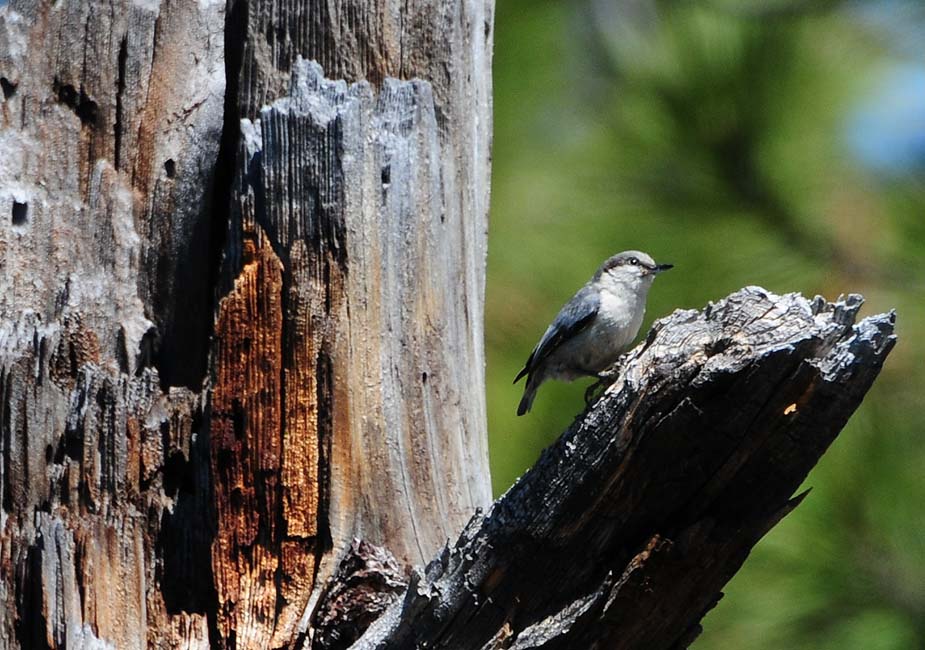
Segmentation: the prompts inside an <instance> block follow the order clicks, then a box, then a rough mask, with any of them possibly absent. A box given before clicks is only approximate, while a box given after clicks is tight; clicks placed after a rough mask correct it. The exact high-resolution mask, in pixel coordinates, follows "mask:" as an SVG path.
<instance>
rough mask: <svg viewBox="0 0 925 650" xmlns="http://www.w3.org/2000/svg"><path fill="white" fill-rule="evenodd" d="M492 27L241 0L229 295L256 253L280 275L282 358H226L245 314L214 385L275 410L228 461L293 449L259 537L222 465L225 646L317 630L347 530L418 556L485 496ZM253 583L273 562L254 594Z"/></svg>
mask: <svg viewBox="0 0 925 650" xmlns="http://www.w3.org/2000/svg"><path fill="white" fill-rule="evenodd" d="M491 21H492V4H491V3H490V2H473V1H471V0H459V1H455V2H449V3H443V2H432V1H416V2H401V3H399V2H374V3H355V2H339V3H329V2H317V1H307V2H297V3H291V2H275V1H262V0H255V1H249V2H243V1H236V2H231V3H229V13H228V21H227V23H226V46H227V59H226V60H227V61H228V70H229V72H228V74H229V85H228V88H229V92H228V95H227V96H226V110H227V109H228V107H229V106H230V107H231V108H232V114H233V115H234V116H236V117H237V116H239V117H240V118H241V122H240V130H239V131H237V130H235V132H233V133H230V132H229V131H226V136H228V135H229V133H230V136H231V137H230V138H229V141H228V142H229V144H228V149H227V150H226V153H225V156H226V159H227V160H229V161H231V160H232V159H233V169H232V170H231V172H230V175H231V197H230V199H231V200H230V211H229V219H228V230H227V234H226V237H225V245H224V251H223V264H222V271H221V277H220V282H219V290H220V292H221V293H223V294H224V293H228V294H229V295H231V294H232V293H235V292H237V291H238V289H239V286H240V282H241V278H242V274H244V273H246V272H247V271H246V269H247V265H248V262H247V259H248V257H249V255H248V253H247V252H246V251H247V250H248V247H252V248H253V249H256V250H271V251H272V253H273V255H274V256H275V257H276V259H278V261H279V264H280V268H281V276H280V284H281V286H280V288H279V297H280V309H281V322H280V323H279V327H278V334H279V337H280V339H279V341H280V350H281V356H280V358H279V359H273V360H266V362H262V361H261V360H260V359H259V358H256V357H248V356H246V355H235V354H231V355H227V354H225V353H224V352H223V350H224V347H223V346H224V343H223V342H222V341H224V340H228V341H229V342H230V345H231V348H230V349H234V348H235V346H236V345H237V344H236V343H234V339H235V336H237V334H234V332H238V331H240V329H241V328H239V327H237V326H234V325H233V324H232V322H233V320H234V319H232V321H229V323H228V324H229V325H231V326H230V327H228V328H226V333H227V334H228V335H230V337H226V336H225V334H219V336H218V338H217V342H218V348H217V350H218V351H217V353H216V355H215V356H214V357H213V365H212V377H213V381H215V382H216V386H217V387H218V386H220V385H222V381H221V380H220V379H219V378H221V377H227V378H235V377H241V378H250V379H248V381H250V380H253V381H254V382H255V384H254V385H260V386H264V387H266V388H267V395H266V396H265V399H266V400H269V401H271V402H273V403H276V402H278V403H279V408H280V414H281V417H280V420H279V421H278V422H277V421H275V420H274V421H272V422H270V421H263V422H262V423H261V424H260V425H259V426H251V424H250V422H251V418H252V417H253V418H258V417H260V415H259V414H260V410H261V408H262V407H258V408H253V407H250V408H242V409H241V421H242V422H243V423H244V424H243V425H242V430H243V431H244V432H245V433H244V435H243V442H241V443H240V448H241V450H242V451H243V455H240V456H238V457H237V458H239V459H244V458H248V459H249V460H248V461H247V463H250V464H252V465H253V464H255V463H257V462H258V456H257V454H256V451H255V450H256V449H257V448H258V447H260V446H261V444H262V443H261V444H257V443H258V441H263V440H267V439H269V438H270V437H273V438H274V441H276V442H275V443H274V444H276V445H277V446H274V447H273V448H272V449H273V452H274V453H277V452H278V453H279V455H280V456H279V462H278V463H271V464H272V467H270V466H267V467H265V468H264V471H262V472H261V473H259V474H254V473H250V472H247V474H248V476H251V478H252V480H253V482H254V484H255V486H259V487H256V488H255V489H256V491H257V492H258V493H261V494H263V493H265V494H267V495H268V496H267V499H266V503H267V504H268V505H269V506H270V509H269V510H268V511H267V512H266V513H263V514H262V515H261V517H265V518H266V521H267V522H269V521H270V520H272V519H274V518H275V519H276V520H277V522H276V524H275V525H270V524H267V528H266V530H267V534H265V535H261V534H259V532H258V534H257V535H256V536H250V535H249V534H248V531H249V530H250V526H251V525H252V523H253V522H250V521H245V520H242V519H241V518H239V517H236V516H235V515H234V514H233V513H234V512H235V506H234V504H233V503H232V502H231V501H230V500H231V499H232V498H233V495H234V494H235V490H236V489H237V483H238V482H239V475H238V474H235V473H234V472H232V473H227V472H225V473H223V472H220V471H217V470H216V472H215V475H214V478H215V481H216V489H215V492H214V494H215V498H216V512H217V513H218V521H217V528H218V530H219V531H221V532H220V533H219V536H218V538H216V542H215V543H214V544H213V546H212V565H213V573H214V576H215V585H216V591H217V592H218V594H219V600H220V606H219V609H218V613H217V618H218V620H219V627H220V629H221V634H220V636H221V637H222V638H223V639H225V640H226V642H227V643H228V644H229V645H232V646H235V647H240V648H250V647H254V648H261V647H279V646H282V645H284V644H288V643H291V642H292V640H293V639H296V638H304V637H305V635H306V634H307V633H309V632H310V630H309V625H310V620H311V619H310V615H311V613H312V611H313V609H314V606H315V601H316V600H317V598H318V596H319V593H320V591H321V589H322V587H323V586H324V583H325V580H326V579H327V578H328V577H329V576H330V575H331V574H332V573H333V571H334V569H335V567H336V566H337V565H338V562H339V561H340V558H341V557H342V556H343V555H344V553H346V552H347V551H348V549H349V548H350V546H351V544H352V543H353V540H354V539H355V538H359V539H363V540H364V541H365V542H367V543H372V544H376V545H380V546H383V547H386V548H388V550H389V551H390V552H391V553H393V554H394V555H395V556H396V558H397V559H398V561H399V562H400V563H401V564H405V565H407V564H412V563H419V562H422V561H424V559H425V558H426V557H428V556H430V555H431V554H432V553H433V552H434V551H435V550H436V549H437V548H439V547H440V546H441V545H442V544H443V543H445V541H446V540H447V539H448V538H451V537H453V536H455V535H457V534H458V532H459V531H460V530H461V529H462V526H463V525H464V524H465V522H466V521H467V519H468V518H469V516H470V514H471V512H472V511H473V510H474V509H475V508H476V507H480V506H485V505H487V504H488V503H489V502H490V495H491V493H490V481H489V476H488V458H487V445H486V431H485V402H484V399H485V398H484V391H483V387H484V356H483V350H482V318H483V312H482V309H483V307H482V303H483V300H484V264H485V251H486V231H487V228H486V224H487V206H488V178H489V148H490V122H491V103H490V89H491V86H490V56H491ZM310 59H316V61H310ZM318 61H320V62H321V63H322V64H323V66H324V67H322V65H319V63H318ZM228 124H229V122H226V126H227V125H228ZM232 144H233V145H234V146H231V145H232ZM220 164H221V163H220ZM273 290H274V291H275V290H276V289H275V288H274V289H273ZM257 291H258V293H259V291H260V289H259V286H258V288H257ZM229 292H231V293H229ZM255 295H257V294H255ZM230 306H231V305H230V303H229V307H230ZM220 321H221V316H220ZM271 329H272V328H271ZM261 375H273V377H270V378H266V379H264V380H261V379H259V377H260V376H261ZM277 378H279V381H277ZM236 381H239V380H236ZM239 383H240V381H239ZM236 391H237V389H233V390H232V391H231V392H230V393H229V397H230V396H232V395H235V394H236ZM215 442H216V440H215V438H213V445H214V444H215ZM236 444H237V443H236ZM237 464H239V463H238V461H234V462H232V463H231V465H237ZM214 467H215V468H217V466H215V465H214ZM269 495H272V498H271V497H270V496H269ZM250 519H253V520H255V521H260V517H256V515H255V516H253V517H251V518H250ZM239 527H240V530H238V531H237V532H233V531H235V530H236V529H237V528H239ZM222 538H227V539H228V540H232V543H230V544H228V545H224V542H221V539H222ZM235 540H236V541H235ZM237 542H242V543H241V544H238V543H237ZM242 553H243V554H245V555H246V556H247V563H248V566H247V570H246V571H242V570H241V568H242V566H241V564H240V561H239V559H238V558H239V556H240V555H241V554H242ZM249 575H260V576H263V578H262V579H260V580H258V581H257V582H259V585H260V586H259V588H258V587H256V586H253V585H251V584H250V583H251V582H252V581H251V578H249V577H248V576H249ZM235 581H237V582H238V584H237V585H235V584H234V583H235ZM223 594H227V597H226V596H224V595H223ZM271 602H272V603H274V604H275V608H274V609H273V611H272V612H271V611H270V610H269V609H267V607H268V606H269V604H270V603H271ZM255 610H256V611H258V612H261V613H262V614H261V615H259V616H254V615H251V614H250V612H252V611H255ZM271 614H272V615H271Z"/></svg>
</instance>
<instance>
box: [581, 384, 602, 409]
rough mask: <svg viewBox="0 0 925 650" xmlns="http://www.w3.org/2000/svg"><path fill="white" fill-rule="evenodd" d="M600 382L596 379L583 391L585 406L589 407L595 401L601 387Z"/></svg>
mask: <svg viewBox="0 0 925 650" xmlns="http://www.w3.org/2000/svg"><path fill="white" fill-rule="evenodd" d="M601 383H602V380H600V379H598V380H597V381H596V382H594V383H593V384H591V385H590V386H588V388H587V389H585V406H591V402H593V401H594V400H595V399H596V393H597V390H598V389H599V388H600V387H601Z"/></svg>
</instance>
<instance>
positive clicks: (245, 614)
mask: <svg viewBox="0 0 925 650" xmlns="http://www.w3.org/2000/svg"><path fill="white" fill-rule="evenodd" d="M491 30H492V3H491V2H490V0H489V1H483V2H478V1H477V0H454V1H452V2H436V1H434V0H403V1H402V2H398V1H397V0H380V1H377V2H372V3H361V2H348V1H345V2H337V3H331V2H320V1H317V0H305V1H304V2H299V3H292V2H273V1H272V0H230V1H229V2H228V3H227V6H226V5H225V3H223V2H217V1H214V0H212V1H210V0H197V1H195V2H194V1H193V0H176V1H172V2H158V1H157V0H152V1H150V2H129V1H128V0H111V1H109V2H77V1H76V0H74V1H68V0H65V1H59V2H51V0H46V1H39V0H19V1H14V2H11V3H10V4H9V5H8V6H7V7H6V8H4V9H3V10H2V13H0V86H2V92H3V104H2V120H3V122H2V130H0V144H2V147H3V151H4V152H5V157H4V158H3V160H2V161H0V210H6V211H7V215H8V217H7V218H4V219H3V220H2V221H0V265H2V268H3V274H2V276H0V459H2V462H0V647H4V648H30V649H31V648H63V647H68V648H103V647H106V648H109V647H114V648H119V649H122V648H143V647H154V648H209V647H211V648H226V647H227V648H254V649H263V648H284V647H286V648H307V647H315V648H343V647H347V646H349V645H350V644H351V643H353V642H354V641H356V640H357V639H359V641H357V644H358V647H361V648H368V647H394V648H407V647H414V646H416V645H421V646H423V644H425V643H426V644H427V647H447V648H470V647H471V648H480V647H519V648H527V647H550V648H552V647H563V648H579V647H596V645H595V644H602V643H607V644H611V645H613V644H614V643H615V641H614V639H622V641H621V643H623V645H622V646H619V647H640V648H642V647H644V648H662V647H664V648H668V647H671V645H672V644H676V645H681V644H683V641H684V639H685V638H688V637H689V630H691V629H694V626H695V625H696V622H697V620H699V617H700V615H701V614H702V612H703V610H704V609H705V608H706V607H708V606H709V603H710V602H711V601H712V599H713V598H715V596H716V594H717V593H718V590H719V589H720V588H721V586H722V584H723V583H724V581H725V580H726V579H727V578H728V577H729V575H731V573H732V572H733V571H734V570H735V569H736V568H737V566H738V565H739V564H740V563H741V561H742V559H743V558H744V554H745V553H747V550H748V548H750V546H751V545H752V544H754V542H755V541H756V540H757V538H758V537H759V536H760V535H761V533H762V532H763V531H764V530H766V529H767V528H768V527H769V526H770V525H772V524H773V522H774V521H776V518H778V517H780V516H782V514H783V513H784V512H786V510H787V508H788V507H789V506H788V505H787V503H788V501H787V500H788V499H789V497H790V494H791V492H792V490H793V488H794V487H795V485H796V484H797V483H798V482H799V480H800V478H801V477H802V476H804V475H805V473H806V471H808V469H809V467H811V465H812V464H813V463H814V462H815V460H816V459H817V458H818V456H819V454H821V453H822V451H823V450H824V448H825V445H826V444H828V442H829V441H830V440H831V439H832V437H834V435H835V434H836V433H837V432H838V430H839V429H840V427H841V425H842V424H843V422H844V420H845V419H846V418H847V417H848V415H849V414H850V412H851V411H852V410H853V409H854V408H855V407H856V405H857V404H858V402H859V401H860V399H861V397H862V395H863V393H864V391H865V390H866V388H867V386H868V385H869V384H870V381H872V380H873V377H874V376H875V375H876V372H877V370H878V369H879V367H880V364H881V363H882V361H883V357H884V356H885V355H886V353H887V352H888V350H889V347H890V344H891V342H892V338H891V334H890V333H891V321H889V320H888V319H885V318H880V319H873V320H870V319H869V320H867V321H864V323H861V324H860V325H859V326H857V327H854V328H852V327H851V323H850V320H851V319H852V318H853V314H854V311H855V310H856V304H855V303H854V302H849V303H845V304H841V305H839V306H834V307H832V306H826V305H825V304H824V303H815V304H814V307H813V308H810V306H809V304H808V303H805V301H801V300H800V299H798V298H795V297H785V298H778V297H774V296H767V295H765V294H762V293H760V292H757V291H754V290H753V291H747V292H745V293H743V294H741V295H739V296H738V297H734V298H731V299H729V300H727V301H726V302H724V303H722V306H720V307H717V308H715V309H714V310H713V311H711V312H709V313H705V314H703V315H697V314H695V313H693V312H684V313H681V314H678V315H676V316H674V317H673V319H672V320H670V321H666V322H665V323H663V324H662V325H660V326H659V327H658V328H657V329H656V333H655V334H653V335H652V337H651V338H650V339H649V341H648V342H647V344H646V345H645V346H644V347H643V348H640V350H639V351H638V352H637V353H635V356H634V357H633V359H632V360H631V361H630V362H629V364H628V365H627V367H626V370H625V374H624V375H623V379H621V382H620V384H619V385H618V387H617V388H615V389H613V390H612V391H611V392H610V393H609V394H608V396H606V397H605V398H604V399H603V400H601V402H599V403H598V405H597V406H596V407H595V408H594V409H593V410H592V411H591V412H590V413H588V414H587V415H586V416H585V417H583V418H582V419H580V420H579V421H578V422H577V423H576V425H575V427H574V428H573V429H572V430H570V431H569V432H568V433H567V434H566V435H565V436H564V437H563V439H562V440H561V441H560V442H559V443H558V444H557V445H556V447H555V448H554V449H552V450H551V451H549V452H548V453H547V454H546V455H545V456H544V458H543V459H542V460H541V461H540V463H539V465H538V466H537V467H536V468H535V469H534V470H533V471H532V472H531V473H530V474H529V475H528V476H527V477H525V479H524V480H523V481H522V482H521V483H519V484H518V486H516V487H515V488H514V489H513V490H512V491H511V492H509V493H508V495H506V496H505V497H504V498H503V499H502V500H501V501H499V502H498V503H497V504H496V505H495V506H493V507H492V509H491V511H490V512H489V513H488V514H484V515H483V514H478V515H475V517H474V518H472V519H471V521H470V518H471V517H473V513H476V512H481V510H480V509H481V508H485V507H487V506H488V505H489V502H490V498H489V494H490V493H489V481H488V471H487V454H486V432H485V413H484V410H485V409H484V381H483V376H482V373H483V353H482V299H483V291H484V258H485V246H486V241H485V235H486V210H487V204H488V172H489V148H490V127H491V119H490V67H489V66H490V58H491V56H490V55H491ZM775 310H776V311H775ZM781 469H784V470H786V471H778V470H781ZM745 488H748V489H752V490H753V491H754V493H755V494H756V495H757V496H756V497H755V498H753V499H750V498H746V495H747V491H746V490H745ZM730 490H731V491H730ZM467 521H468V522H469V524H468V526H467V527H465V530H464V531H463V529H464V526H466V522H467ZM711 522H712V523H711ZM460 531H463V532H462V536H461V537H459V541H458V542H457V543H456V544H455V545H453V546H452V547H451V548H450V547H447V548H446V549H445V550H441V549H444V545H445V543H446V542H447V540H448V539H456V538H457V536H459V534H460ZM354 540H362V542H355V541H354ZM692 553H693V554H692ZM434 557H436V561H434V562H431V563H430V565H429V568H428V569H427V571H426V573H425V574H424V575H421V574H419V573H412V574H411V575H410V576H409V573H408V567H410V566H421V565H423V564H424V563H425V562H427V561H428V560H431V559H432V558H434ZM409 581H410V586H409ZM671 585H674V586H675V587H678V586H680V587H678V588H676V589H675V590H674V591H672V592H671V593H672V595H671V597H670V598H667V597H666V599H665V600H664V601H663V600H662V599H660V598H659V595H660V594H661V595H664V594H666V593H667V587H668V586H671ZM656 604H657V606H658V608H659V616H658V621H659V622H658V624H657V625H656V624H654V623H653V622H652V620H653V619H652V616H651V615H650V614H647V612H649V611H650V609H651V608H653V607H655V606H656ZM662 610H664V611H662ZM383 612H384V613H383ZM380 614H382V615H381V616H380ZM371 623H372V627H371V628H370V629H369V630H367V627H368V626H369V625H370V624H371ZM364 632H365V635H364ZM361 636H362V638H360V637H361ZM608 647H610V646H608Z"/></svg>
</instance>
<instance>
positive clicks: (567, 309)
mask: <svg viewBox="0 0 925 650" xmlns="http://www.w3.org/2000/svg"><path fill="white" fill-rule="evenodd" d="M599 307H600V297H599V295H598V292H597V291H595V290H594V289H592V288H591V287H589V286H584V287H582V288H581V289H580V290H579V291H578V293H576V294H575V295H574V297H572V299H571V300H569V301H568V302H567V303H565V306H564V307H563V308H562V309H561V310H559V313H558V314H557V315H556V318H555V320H553V322H552V325H550V326H549V327H548V328H547V329H546V333H545V334H543V338H541V339H540V342H539V343H537V344H536V347H535V348H534V349H533V352H532V353H530V357H529V358H528V359H527V363H525V364H524V367H523V370H521V371H520V372H519V373H517V377H515V378H514V383H515V384H516V383H517V382H518V381H519V380H520V378H521V377H523V376H524V375H527V374H529V373H531V372H532V371H533V370H534V368H536V367H537V366H538V365H539V364H540V363H542V361H543V360H544V359H546V358H547V357H548V356H549V355H550V354H552V353H553V352H554V351H555V350H556V349H557V348H558V347H559V346H560V345H562V344H563V343H565V342H566V341H568V340H569V339H570V338H572V337H573V336H575V335H576V334H578V333H579V332H581V331H582V330H584V329H585V328H586V327H588V325H590V324H591V321H592V320H593V319H594V317H595V316H596V315H597V310H598V308H599Z"/></svg>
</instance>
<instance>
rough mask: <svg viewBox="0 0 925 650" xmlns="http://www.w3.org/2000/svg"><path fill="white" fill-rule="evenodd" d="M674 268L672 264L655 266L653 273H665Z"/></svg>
mask: <svg viewBox="0 0 925 650" xmlns="http://www.w3.org/2000/svg"><path fill="white" fill-rule="evenodd" d="M672 268H674V264H656V265H655V272H656V273H661V272H662V271H667V270H668V269H672Z"/></svg>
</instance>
